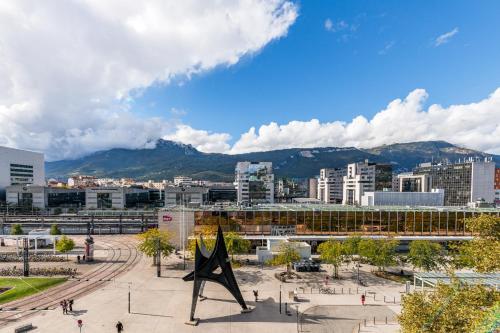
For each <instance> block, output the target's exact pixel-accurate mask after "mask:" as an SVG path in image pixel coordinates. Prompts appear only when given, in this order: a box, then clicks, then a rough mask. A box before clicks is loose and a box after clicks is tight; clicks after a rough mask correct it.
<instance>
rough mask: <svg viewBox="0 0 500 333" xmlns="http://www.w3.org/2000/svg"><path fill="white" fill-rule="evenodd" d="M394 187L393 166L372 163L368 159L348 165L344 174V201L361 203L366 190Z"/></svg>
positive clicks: (354, 203) (352, 203)
mask: <svg viewBox="0 0 500 333" xmlns="http://www.w3.org/2000/svg"><path fill="white" fill-rule="evenodd" d="M391 188H392V166H391V165H390V164H377V163H370V162H368V160H365V161H364V162H359V163H351V164H348V165H347V175H346V176H344V185H343V195H342V203H343V204H344V205H360V204H361V198H362V197H363V195H364V194H365V192H374V191H383V190H387V189H391Z"/></svg>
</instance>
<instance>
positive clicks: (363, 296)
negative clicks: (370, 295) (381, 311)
mask: <svg viewBox="0 0 500 333" xmlns="http://www.w3.org/2000/svg"><path fill="white" fill-rule="evenodd" d="M365 301H366V296H365V294H362V295H361V305H365Z"/></svg>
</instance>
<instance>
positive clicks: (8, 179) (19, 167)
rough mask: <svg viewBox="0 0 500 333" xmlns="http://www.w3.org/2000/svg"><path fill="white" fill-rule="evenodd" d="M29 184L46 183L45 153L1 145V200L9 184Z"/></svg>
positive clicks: (41, 184) (3, 198)
mask: <svg viewBox="0 0 500 333" xmlns="http://www.w3.org/2000/svg"><path fill="white" fill-rule="evenodd" d="M27 184H33V185H40V186H43V185H45V166H44V157H43V154H41V153H35V152H31V151H26V150H20V149H13V148H7V147H0V200H5V188H6V187H7V186H10V185H27Z"/></svg>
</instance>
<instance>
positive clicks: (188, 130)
mask: <svg viewBox="0 0 500 333" xmlns="http://www.w3.org/2000/svg"><path fill="white" fill-rule="evenodd" d="M163 138H164V139H165V140H172V141H178V142H182V143H185V144H190V145H192V146H194V147H195V148H196V149H198V150H199V151H202V152H205V153H218V152H225V151H227V150H229V148H230V146H229V144H228V141H229V140H231V136H230V135H229V134H227V133H211V132H208V131H204V130H196V129H194V128H192V127H190V126H188V125H182V124H181V125H178V126H177V128H176V131H175V132H174V133H173V134H169V135H166V136H164V137H163Z"/></svg>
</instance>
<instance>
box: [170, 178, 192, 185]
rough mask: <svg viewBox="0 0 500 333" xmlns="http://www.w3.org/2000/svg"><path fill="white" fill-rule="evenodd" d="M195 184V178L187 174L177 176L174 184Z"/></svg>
mask: <svg viewBox="0 0 500 333" xmlns="http://www.w3.org/2000/svg"><path fill="white" fill-rule="evenodd" d="M192 184H193V178H191V177H187V176H175V177H174V185H175V186H191V185H192Z"/></svg>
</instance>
